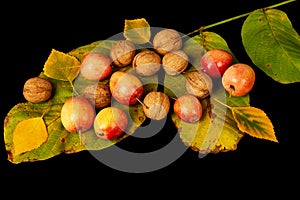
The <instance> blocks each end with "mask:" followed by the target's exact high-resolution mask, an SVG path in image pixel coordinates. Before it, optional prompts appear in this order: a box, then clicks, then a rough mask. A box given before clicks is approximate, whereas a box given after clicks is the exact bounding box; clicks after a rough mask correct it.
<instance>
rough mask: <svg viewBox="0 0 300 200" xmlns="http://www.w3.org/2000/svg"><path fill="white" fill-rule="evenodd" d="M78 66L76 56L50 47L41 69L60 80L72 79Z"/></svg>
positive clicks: (77, 70)
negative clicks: (50, 49)
mask: <svg viewBox="0 0 300 200" xmlns="http://www.w3.org/2000/svg"><path fill="white" fill-rule="evenodd" d="M79 68H80V62H79V61H78V60H77V59H76V57H73V56H70V55H68V54H65V53H63V52H60V51H57V50H55V49H52V51H51V53H50V55H49V56H48V59H47V61H46V62H45V64H44V68H43V71H44V73H45V75H46V76H48V77H50V78H54V79H57V80H62V81H70V82H71V81H73V80H74V79H75V78H76V77H77V75H78V73H79Z"/></svg>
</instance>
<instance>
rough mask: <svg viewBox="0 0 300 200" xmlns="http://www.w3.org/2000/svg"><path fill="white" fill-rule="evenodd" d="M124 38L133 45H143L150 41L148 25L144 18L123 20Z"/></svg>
mask: <svg viewBox="0 0 300 200" xmlns="http://www.w3.org/2000/svg"><path fill="white" fill-rule="evenodd" d="M124 37H125V38H126V39H128V40H130V41H132V42H133V43H135V44H145V43H147V42H149V41H150V37H151V31H150V25H149V23H148V22H147V20H146V19H145V18H140V19H133V20H128V19H126V20H125V26H124Z"/></svg>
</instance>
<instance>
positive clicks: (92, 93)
mask: <svg viewBox="0 0 300 200" xmlns="http://www.w3.org/2000/svg"><path fill="white" fill-rule="evenodd" d="M83 96H84V97H85V98H87V99H88V100H90V102H91V103H92V104H93V105H94V106H95V108H104V107H107V106H109V105H110V103H111V93H110V90H109V86H108V85H106V84H104V83H100V82H98V83H96V84H89V85H87V86H86V87H85V88H84V90H83Z"/></svg>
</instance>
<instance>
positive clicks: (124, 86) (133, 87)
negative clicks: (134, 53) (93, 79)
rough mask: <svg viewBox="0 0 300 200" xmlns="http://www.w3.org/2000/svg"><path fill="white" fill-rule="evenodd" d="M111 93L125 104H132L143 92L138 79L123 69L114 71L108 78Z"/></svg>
mask: <svg viewBox="0 0 300 200" xmlns="http://www.w3.org/2000/svg"><path fill="white" fill-rule="evenodd" d="M109 88H110V91H111V95H112V96H113V97H114V98H115V100H116V101H118V102H119V103H122V104H125V105H134V104H136V103H137V102H138V100H139V99H140V98H141V96H142V95H143V92H144V88H143V84H142V82H141V81H140V79H139V78H138V77H137V76H135V75H133V74H131V73H129V72H124V71H115V72H114V73H113V74H112V75H111V77H110V79H109Z"/></svg>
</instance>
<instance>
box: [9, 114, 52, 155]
mask: <svg viewBox="0 0 300 200" xmlns="http://www.w3.org/2000/svg"><path fill="white" fill-rule="evenodd" d="M47 138H48V132H47V128H46V125H45V123H44V120H43V118H42V117H34V118H29V119H26V120H23V121H21V122H19V123H18V124H17V126H16V128H15V130H14V132H13V145H14V150H15V152H14V153H15V155H18V154H21V153H24V152H27V151H31V150H33V149H36V148H38V147H39V146H40V145H41V144H43V143H44V142H45V141H46V140H47Z"/></svg>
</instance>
